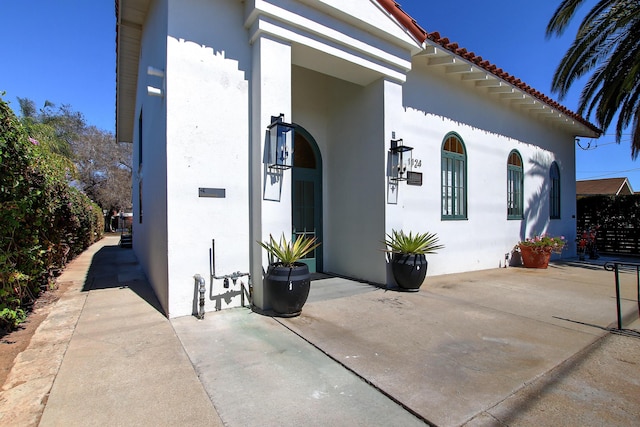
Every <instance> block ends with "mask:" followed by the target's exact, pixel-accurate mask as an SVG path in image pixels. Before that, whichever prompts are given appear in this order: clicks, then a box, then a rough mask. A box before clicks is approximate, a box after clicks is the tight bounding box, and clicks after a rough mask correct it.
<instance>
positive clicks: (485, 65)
mask: <svg viewBox="0 0 640 427" xmlns="http://www.w3.org/2000/svg"><path fill="white" fill-rule="evenodd" d="M377 1H378V3H380V5H381V6H382V7H384V8H385V9H386V10H387V12H389V13H390V14H391V15H393V17H394V18H396V19H397V20H398V22H400V23H401V24H402V25H403V26H404V27H405V28H406V29H407V31H409V33H411V35H413V36H414V37H415V38H416V40H418V41H419V42H420V43H424V42H425V41H426V40H427V39H429V40H430V41H431V42H433V43H435V44H437V45H439V46H440V47H442V48H443V49H446V50H448V51H449V52H452V53H454V54H456V55H458V56H459V57H461V58H464V59H466V60H467V61H469V62H471V63H473V64H475V65H476V66H478V67H480V68H482V69H484V70H486V71H488V72H489V73H491V74H493V75H495V76H496V77H499V78H500V79H502V80H504V81H506V82H507V83H510V84H512V85H513V86H515V87H517V88H518V89H520V90H522V91H523V92H526V93H528V94H529V95H531V96H533V97H534V98H536V99H538V100H539V101H541V102H543V103H545V104H547V105H548V106H550V107H553V108H555V109H556V110H558V111H560V112H562V113H563V114H565V115H566V116H568V117H571V118H573V119H574V120H576V121H578V122H580V123H582V124H583V125H585V126H586V127H588V128H589V129H591V130H592V131H594V132H596V133H602V131H601V130H600V129H598V127H596V126H595V125H593V124H592V123H590V122H589V121H588V120H586V119H585V118H584V117H582V116H580V115H579V114H576V113H574V112H573V111H571V110H569V109H568V108H567V107H565V106H563V105H561V104H560V103H558V102H557V101H554V100H553V99H551V98H549V97H548V96H546V95H545V94H543V93H542V92H540V91H538V90H536V89H534V88H532V87H531V86H529V85H528V84H526V83H525V82H523V81H522V80H520V79H518V78H516V77H514V76H512V75H510V74H509V73H507V72H506V71H504V70H503V69H502V68H498V67H497V66H496V65H495V64H492V63H491V62H489V61H487V60H486V59H484V58H482V57H481V56H479V55H476V54H475V53H473V52H468V51H467V49H465V48H463V47H460V46H458V43H452V42H451V41H450V40H449V39H448V38H446V37H441V36H440V33H438V32H437V31H435V32H433V33H428V32H427V31H426V30H425V29H424V28H422V27H421V26H420V25H419V24H418V23H417V21H416V20H415V19H413V18H412V17H411V16H409V14H408V13H407V12H405V11H404V10H402V7H401V6H400V5H399V4H398V3H397V2H396V1H394V0H377Z"/></svg>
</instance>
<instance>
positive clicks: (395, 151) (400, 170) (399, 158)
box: [389, 132, 413, 181]
mask: <svg viewBox="0 0 640 427" xmlns="http://www.w3.org/2000/svg"><path fill="white" fill-rule="evenodd" d="M391 138H392V139H391V148H390V149H389V152H390V153H391V156H390V157H391V159H390V160H391V168H390V177H389V178H390V179H391V180H392V181H406V180H407V175H408V173H409V172H410V171H408V170H407V163H408V164H409V169H410V168H411V158H412V157H409V161H408V162H406V160H405V158H406V157H407V155H409V156H411V151H412V150H413V147H408V146H406V145H404V141H403V140H402V138H399V139H396V133H395V132H393V133H392V136H391ZM405 153H407V154H405Z"/></svg>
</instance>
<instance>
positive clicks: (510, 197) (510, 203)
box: [507, 150, 524, 219]
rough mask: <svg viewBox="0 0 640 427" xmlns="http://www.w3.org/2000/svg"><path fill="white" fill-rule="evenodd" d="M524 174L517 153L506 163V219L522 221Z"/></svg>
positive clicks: (510, 155)
mask: <svg viewBox="0 0 640 427" xmlns="http://www.w3.org/2000/svg"><path fill="white" fill-rule="evenodd" d="M523 188H524V173H523V168H522V157H520V154H519V153H518V152H517V151H515V150H514V151H512V152H511V153H510V154H509V159H508V161H507V218H508V219H522V218H523V213H524V192H523Z"/></svg>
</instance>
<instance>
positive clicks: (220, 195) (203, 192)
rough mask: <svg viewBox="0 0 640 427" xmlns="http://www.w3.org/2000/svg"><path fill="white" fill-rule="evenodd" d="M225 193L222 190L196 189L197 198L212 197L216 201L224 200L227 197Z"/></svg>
mask: <svg viewBox="0 0 640 427" xmlns="http://www.w3.org/2000/svg"><path fill="white" fill-rule="evenodd" d="M226 193H227V191H226V190H225V189H224V188H202V187H200V188H199V189H198V196H199V197H214V198H217V199H224V198H225V197H227V194H226Z"/></svg>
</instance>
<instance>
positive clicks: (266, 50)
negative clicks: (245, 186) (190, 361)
mask: <svg viewBox="0 0 640 427" xmlns="http://www.w3.org/2000/svg"><path fill="white" fill-rule="evenodd" d="M251 85H252V86H251V119H252V127H251V153H250V156H251V184H250V185H251V233H250V237H251V244H252V246H251V277H252V279H253V302H254V304H255V305H256V306H257V307H258V308H261V309H268V308H269V307H265V301H264V292H263V286H262V276H263V268H264V270H265V271H266V268H267V257H266V253H265V251H264V249H262V248H261V247H260V246H259V245H258V244H257V241H265V240H268V238H269V235H270V234H272V235H273V236H274V237H275V238H279V237H280V236H281V235H282V233H284V234H285V236H286V237H287V240H288V239H289V238H290V237H291V170H285V171H282V173H280V174H277V173H273V171H270V170H269V169H268V168H267V166H266V165H265V164H264V163H263V159H264V152H265V151H264V150H265V142H266V132H267V126H268V125H269V124H270V123H271V116H278V115H279V114H281V113H283V114H284V120H285V121H286V122H289V123H290V122H291V45H290V44H289V43H288V42H285V41H282V40H278V39H274V38H270V37H269V36H266V35H261V36H260V37H258V38H257V39H256V41H255V42H254V44H253V69H252V80H251Z"/></svg>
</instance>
